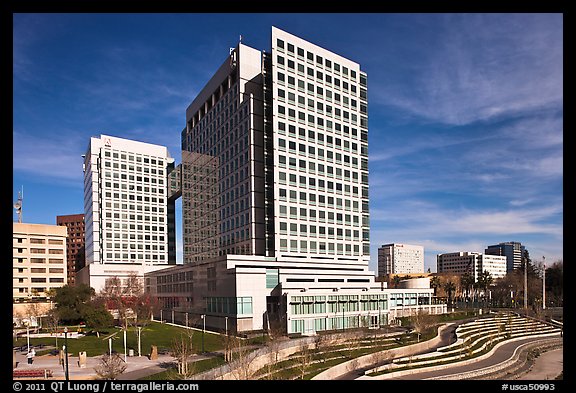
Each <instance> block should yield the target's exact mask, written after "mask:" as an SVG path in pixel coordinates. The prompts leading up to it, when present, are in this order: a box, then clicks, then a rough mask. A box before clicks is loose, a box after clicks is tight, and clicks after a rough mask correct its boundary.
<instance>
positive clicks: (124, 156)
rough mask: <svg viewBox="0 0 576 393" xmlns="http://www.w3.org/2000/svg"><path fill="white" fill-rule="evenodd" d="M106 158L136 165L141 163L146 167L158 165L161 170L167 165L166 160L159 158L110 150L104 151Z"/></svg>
mask: <svg viewBox="0 0 576 393" xmlns="http://www.w3.org/2000/svg"><path fill="white" fill-rule="evenodd" d="M104 157H107V158H112V159H113V160H114V161H118V160H122V161H128V162H136V163H138V162H140V163H144V164H146V165H157V166H159V167H161V168H163V167H164V164H165V162H164V160H162V159H160V158H157V157H155V158H154V157H150V156H147V155H143V154H138V153H127V152H119V151H114V150H110V149H105V150H104ZM160 170H161V169H160Z"/></svg>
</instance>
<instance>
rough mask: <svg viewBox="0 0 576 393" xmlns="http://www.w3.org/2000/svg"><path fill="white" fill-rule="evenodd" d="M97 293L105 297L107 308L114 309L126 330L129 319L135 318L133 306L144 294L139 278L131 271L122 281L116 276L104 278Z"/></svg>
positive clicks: (134, 306)
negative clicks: (103, 282)
mask: <svg viewBox="0 0 576 393" xmlns="http://www.w3.org/2000/svg"><path fill="white" fill-rule="evenodd" d="M99 295H100V296H101V297H102V298H104V299H105V301H106V303H107V305H108V307H109V308H113V309H115V310H116V312H117V315H118V320H119V322H120V325H121V326H122V328H123V329H124V330H126V329H128V326H129V324H130V321H131V320H132V321H133V320H134V319H135V316H136V314H135V308H137V307H136V305H137V304H138V299H139V298H141V297H142V296H143V295H144V286H143V284H142V280H141V278H140V277H138V275H137V274H136V273H135V272H131V273H130V274H129V275H128V278H126V279H125V280H124V283H123V282H122V279H120V277H118V276H112V277H110V278H108V279H106V282H105V284H104V287H103V288H102V290H101V291H100V294H99Z"/></svg>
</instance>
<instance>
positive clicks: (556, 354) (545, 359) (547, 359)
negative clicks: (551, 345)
mask: <svg viewBox="0 0 576 393" xmlns="http://www.w3.org/2000/svg"><path fill="white" fill-rule="evenodd" d="M563 370H564V348H563V347H562V348H558V349H553V350H550V351H546V352H544V353H542V354H540V356H538V357H537V358H536V361H535V363H534V365H533V366H532V367H531V368H530V371H528V372H527V373H526V374H524V375H522V376H521V377H520V378H518V379H519V380H527V379H531V380H535V381H544V380H549V379H556V377H557V376H558V375H560V373H562V371H563Z"/></svg>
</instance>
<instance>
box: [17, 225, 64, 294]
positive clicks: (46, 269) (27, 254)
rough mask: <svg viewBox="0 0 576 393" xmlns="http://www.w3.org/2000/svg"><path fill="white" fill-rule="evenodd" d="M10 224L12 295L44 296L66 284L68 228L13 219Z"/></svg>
mask: <svg viewBox="0 0 576 393" xmlns="http://www.w3.org/2000/svg"><path fill="white" fill-rule="evenodd" d="M12 227H13V229H12V294H13V295H12V297H13V299H14V301H27V300H41V299H46V298H47V297H48V291H50V290H51V289H55V288H59V287H62V286H64V285H66V278H67V273H66V270H67V263H66V237H67V228H66V227H62V226H58V225H45V224H25V223H16V222H14V223H12Z"/></svg>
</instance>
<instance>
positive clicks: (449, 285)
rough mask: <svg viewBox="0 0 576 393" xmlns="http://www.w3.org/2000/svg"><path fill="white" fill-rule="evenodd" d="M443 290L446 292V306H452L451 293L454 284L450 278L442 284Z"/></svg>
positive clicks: (454, 286) (454, 289) (453, 289)
mask: <svg viewBox="0 0 576 393" xmlns="http://www.w3.org/2000/svg"><path fill="white" fill-rule="evenodd" d="M444 290H445V291H446V293H447V294H448V307H451V306H452V293H453V292H454V291H456V284H454V282H453V281H452V280H449V281H447V282H446V283H445V284H444Z"/></svg>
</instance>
